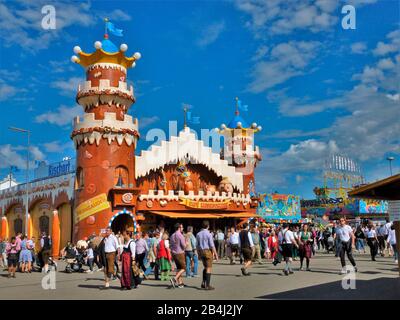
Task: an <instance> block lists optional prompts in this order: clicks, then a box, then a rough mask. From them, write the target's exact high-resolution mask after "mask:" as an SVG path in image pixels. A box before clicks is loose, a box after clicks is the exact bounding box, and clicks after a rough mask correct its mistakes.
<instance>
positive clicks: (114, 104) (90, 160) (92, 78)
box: [71, 34, 141, 240]
mask: <svg viewBox="0 0 400 320" xmlns="http://www.w3.org/2000/svg"><path fill="white" fill-rule="evenodd" d="M94 47H95V49H96V50H95V51H94V52H92V53H85V52H83V51H82V50H81V48H80V47H78V46H75V47H74V52H75V54H76V55H77V56H76V55H74V56H72V57H71V60H72V62H75V63H77V64H80V65H81V66H82V67H84V68H85V72H86V81H85V82H84V83H82V84H80V85H79V87H78V92H77V95H76V101H77V103H78V104H80V105H81V106H82V108H83V110H84V112H85V113H84V115H83V117H76V118H75V119H74V126H73V131H72V134H71V139H72V140H73V141H74V144H75V147H76V182H75V203H74V219H75V221H74V237H73V238H74V240H79V239H82V238H83V237H87V236H89V235H91V234H93V233H96V234H99V232H100V231H101V230H102V229H104V228H106V227H107V226H109V225H111V221H112V220H113V219H114V217H115V215H116V214H117V213H118V212H122V211H123V212H125V213H127V212H128V213H129V216H130V217H132V218H134V215H135V204H136V196H137V193H138V190H137V189H136V188H135V187H136V182H135V147H136V143H137V139H138V138H139V128H138V121H137V119H133V118H132V116H130V115H128V114H127V112H128V110H129V108H130V107H131V106H132V104H133V103H135V96H134V92H133V88H132V86H129V87H128V85H127V69H129V68H132V67H134V66H135V61H136V60H138V59H140V57H141V55H140V53H138V52H136V53H135V54H133V56H131V57H128V56H126V55H125V52H126V51H127V49H128V46H127V45H126V44H121V46H120V47H119V49H118V48H117V47H116V46H115V45H114V44H113V43H112V42H111V41H110V40H109V39H108V35H107V34H106V35H105V36H104V39H103V40H102V41H96V42H95V43H94Z"/></svg>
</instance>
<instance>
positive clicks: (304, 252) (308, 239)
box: [299, 224, 313, 271]
mask: <svg viewBox="0 0 400 320" xmlns="http://www.w3.org/2000/svg"><path fill="white" fill-rule="evenodd" d="M299 242H300V246H299V256H300V270H303V262H304V258H305V259H306V267H307V269H306V270H307V271H311V269H310V259H311V255H312V249H311V246H312V244H313V237H312V233H311V232H310V231H308V224H304V225H303V228H302V230H301V232H300V234H299Z"/></svg>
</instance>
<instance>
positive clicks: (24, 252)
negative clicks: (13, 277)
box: [19, 236, 32, 273]
mask: <svg viewBox="0 0 400 320" xmlns="http://www.w3.org/2000/svg"><path fill="white" fill-rule="evenodd" d="M21 240H22V241H21V252H20V254H19V264H20V266H21V272H25V273H30V272H31V270H32V269H31V268H32V253H31V251H30V249H31V247H30V246H29V243H28V239H27V237H26V236H22V237H21Z"/></svg>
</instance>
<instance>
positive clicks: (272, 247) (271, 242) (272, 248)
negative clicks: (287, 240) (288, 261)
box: [268, 230, 279, 261]
mask: <svg viewBox="0 0 400 320" xmlns="http://www.w3.org/2000/svg"><path fill="white" fill-rule="evenodd" d="M268 248H269V252H271V259H272V261H275V257H276V255H277V254H278V250H279V242H278V237H277V235H276V233H275V230H272V231H271V234H270V235H269V237H268Z"/></svg>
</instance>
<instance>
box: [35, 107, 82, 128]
mask: <svg viewBox="0 0 400 320" xmlns="http://www.w3.org/2000/svg"><path fill="white" fill-rule="evenodd" d="M82 113H83V110H82V107H81V106H79V105H76V106H74V107H67V106H65V105H61V106H60V107H59V108H58V109H57V110H56V111H54V112H53V111H48V112H46V113H43V114H40V115H38V116H36V117H35V121H36V122H38V123H51V124H55V125H58V126H66V125H71V124H72V120H73V119H74V118H75V117H76V116H78V115H81V114H82Z"/></svg>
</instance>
